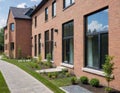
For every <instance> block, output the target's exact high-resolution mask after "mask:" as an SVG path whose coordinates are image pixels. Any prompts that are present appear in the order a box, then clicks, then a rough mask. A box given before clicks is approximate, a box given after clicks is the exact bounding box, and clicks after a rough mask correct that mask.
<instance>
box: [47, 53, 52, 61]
mask: <svg viewBox="0 0 120 93" xmlns="http://www.w3.org/2000/svg"><path fill="white" fill-rule="evenodd" d="M47 62H51V54H50V53H49V54H47Z"/></svg>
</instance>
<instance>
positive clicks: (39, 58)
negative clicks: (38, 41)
mask: <svg viewBox="0 0 120 93" xmlns="http://www.w3.org/2000/svg"><path fill="white" fill-rule="evenodd" d="M37 62H38V64H39V63H41V62H42V56H41V55H39V56H38V60H37Z"/></svg>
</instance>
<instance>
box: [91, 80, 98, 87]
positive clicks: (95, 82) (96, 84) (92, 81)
mask: <svg viewBox="0 0 120 93" xmlns="http://www.w3.org/2000/svg"><path fill="white" fill-rule="evenodd" d="M90 85H92V86H93V87H98V86H99V80H98V79H96V78H93V79H91V80H90Z"/></svg>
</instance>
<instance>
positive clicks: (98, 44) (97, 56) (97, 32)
mask: <svg viewBox="0 0 120 93" xmlns="http://www.w3.org/2000/svg"><path fill="white" fill-rule="evenodd" d="M108 27H109V26H108V9H104V10H101V11H98V12H96V13H93V14H90V15H88V16H86V36H85V37H86V38H85V40H86V49H85V51H86V52H85V53H86V57H85V58H86V59H87V60H86V66H87V67H90V68H94V69H102V65H103V63H104V62H105V55H107V54H108Z"/></svg>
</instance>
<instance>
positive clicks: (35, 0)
mask: <svg viewBox="0 0 120 93" xmlns="http://www.w3.org/2000/svg"><path fill="white" fill-rule="evenodd" d="M30 1H31V2H41V1H42V0H30Z"/></svg>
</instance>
